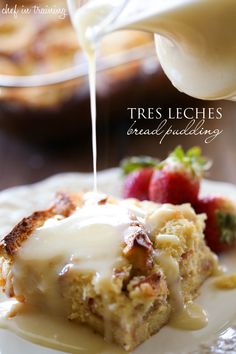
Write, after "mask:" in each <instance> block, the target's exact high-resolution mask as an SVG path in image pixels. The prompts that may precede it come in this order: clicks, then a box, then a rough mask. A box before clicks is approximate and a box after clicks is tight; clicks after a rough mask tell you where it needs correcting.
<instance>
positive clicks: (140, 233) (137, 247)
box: [123, 221, 153, 274]
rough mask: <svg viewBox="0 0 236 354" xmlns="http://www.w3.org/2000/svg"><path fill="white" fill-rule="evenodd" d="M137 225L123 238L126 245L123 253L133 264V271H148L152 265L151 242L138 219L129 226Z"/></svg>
mask: <svg viewBox="0 0 236 354" xmlns="http://www.w3.org/2000/svg"><path fill="white" fill-rule="evenodd" d="M133 226H134V227H135V226H136V227H137V230H136V231H135V232H132V233H131V234H130V236H129V237H128V238H127V239H126V240H125V242H126V247H125V248H124V250H123V255H124V256H125V257H126V258H127V259H128V261H129V262H130V263H131V264H132V265H133V268H134V270H135V272H141V273H144V274H145V273H148V271H149V270H150V269H151V268H152V266H153V261H152V252H153V247H152V242H151V241H150V238H149V237H148V234H147V233H146V232H145V230H144V227H143V225H142V224H140V223H139V222H138V221H133V223H132V224H131V227H133Z"/></svg>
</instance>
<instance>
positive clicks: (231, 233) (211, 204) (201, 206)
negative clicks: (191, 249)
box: [194, 197, 236, 253]
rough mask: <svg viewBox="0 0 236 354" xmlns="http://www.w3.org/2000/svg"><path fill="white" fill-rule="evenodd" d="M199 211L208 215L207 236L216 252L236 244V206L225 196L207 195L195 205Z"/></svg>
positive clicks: (208, 241)
mask: <svg viewBox="0 0 236 354" xmlns="http://www.w3.org/2000/svg"><path fill="white" fill-rule="evenodd" d="M194 208H195V210H196V212H197V213H205V214H206V215H207V220H206V228H205V238H206V242H207V244H208V246H209V247H210V248H211V249H212V250H213V251H214V252H216V253H220V252H223V251H226V250H227V249H229V248H232V247H233V246H234V245H235V244H236V206H235V205H234V204H233V203H232V202H231V201H230V200H228V199H227V198H225V197H205V198H202V199H200V200H198V202H197V203H196V205H195V206H194Z"/></svg>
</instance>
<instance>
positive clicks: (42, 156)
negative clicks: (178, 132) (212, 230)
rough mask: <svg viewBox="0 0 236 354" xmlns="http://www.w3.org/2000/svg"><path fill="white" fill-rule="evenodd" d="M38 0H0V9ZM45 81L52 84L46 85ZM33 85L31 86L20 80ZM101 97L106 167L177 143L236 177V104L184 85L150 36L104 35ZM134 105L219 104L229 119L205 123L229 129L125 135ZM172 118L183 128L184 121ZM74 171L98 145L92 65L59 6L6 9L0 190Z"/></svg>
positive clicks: (88, 164) (87, 166)
mask: <svg viewBox="0 0 236 354" xmlns="http://www.w3.org/2000/svg"><path fill="white" fill-rule="evenodd" d="M35 4H36V2H35V1H27V0H25V1H19V0H18V1H16V0H15V1H3V0H0V9H1V10H2V9H3V8H5V9H6V8H7V7H8V8H9V7H11V8H12V9H14V7H15V5H17V9H18V10H20V9H21V8H22V6H24V7H29V8H30V7H31V6H33V5H35ZM36 5H38V2H37V4H36ZM6 6H7V7H6ZM40 7H41V8H42V7H46V8H54V9H56V8H61V9H62V8H64V9H66V2H65V1H64V0H57V1H51V0H47V1H43V0H42V1H40ZM31 8H32V7H31ZM55 12H56V11H55ZM45 74H47V75H49V76H45ZM35 75H36V76H35ZM22 76H24V77H23V78H22ZM32 76H33V77H32ZM49 79H50V80H51V82H52V83H54V84H53V85H46V80H49ZM29 84H30V85H33V86H34V87H24V86H27V85H29ZM97 101H98V102H97V106H98V108H97V110H98V112H97V135H98V168H99V169H100V170H101V169H105V168H109V167H114V166H117V165H118V164H119V162H120V160H121V159H122V158H123V157H125V156H131V155H143V154H145V155H152V156H156V157H160V158H163V157H165V155H166V154H167V153H168V152H169V151H170V150H172V149H173V148H174V147H175V146H176V145H178V144H181V145H183V147H185V148H187V147H190V146H192V145H201V146H202V149H203V152H204V154H205V155H206V156H209V157H210V158H211V159H213V160H214V165H213V168H212V170H211V172H210V174H209V176H208V177H209V178H211V179H215V180H223V181H227V182H231V183H236V166H235V157H236V138H235V132H236V120H235V117H234V116H235V113H236V103H233V102H226V101H225V102H224V101H222V102H206V101H200V100H195V99H193V98H190V97H188V96H187V95H184V94H181V93H179V92H178V91H177V90H176V89H175V88H174V87H173V86H172V85H171V83H170V82H169V81H168V79H167V78H166V77H165V75H164V73H163V72H162V70H161V68H160V65H159V62H158V59H157V57H156V54H155V47H154V43H153V38H152V36H151V35H149V34H146V33H139V32H131V31H130V32H125V31H123V32H119V33H115V34H112V35H109V36H108V37H106V38H105V40H104V41H103V43H102V47H101V50H100V55H99V59H98V75H97ZM128 107H143V108H144V107H162V108H163V110H165V108H168V107H173V108H174V107H183V108H184V107H199V108H200V107H206V108H207V107H222V108H223V118H222V119H220V120H207V121H206V124H205V128H206V129H211V130H213V129H215V128H217V129H220V130H222V129H223V130H224V131H223V133H222V134H221V135H220V136H219V137H217V138H216V139H215V140H213V142H211V143H210V144H205V143H204V139H203V138H201V137H199V136H196V137H193V136H188V137H181V136H180V137H173V136H170V137H167V138H166V139H165V140H164V141H163V143H162V144H161V145H160V144H159V138H157V137H156V136H127V130H128V128H129V127H130V125H131V120H130V114H129V112H128V111H127V108H128ZM172 124H173V125H174V126H175V128H181V127H184V126H186V124H187V121H186V120H185V119H183V120H174V121H172ZM156 126H157V122H156V120H150V121H144V120H143V121H142V123H141V127H142V128H144V127H147V128H149V129H155V128H156ZM71 171H80V172H85V171H86V172H91V171H92V149H91V124H90V106H89V90H88V77H87V64H86V59H85V57H84V55H83V53H82V52H81V49H80V48H79V46H78V44H77V39H76V35H75V33H74V30H73V29H72V26H71V23H70V20H69V18H68V16H66V17H65V18H64V19H62V18H59V16H58V14H55V13H54V14H52V15H48V14H47V15H42V14H39V13H37V14H35V13H34V11H31V14H30V15H20V14H18V15H17V16H14V15H13V14H8V15H7V14H5V13H4V14H3V12H2V11H0V189H4V188H8V187H11V186H15V185H20V184H27V183H32V182H35V181H38V180H41V179H43V178H45V177H48V176H50V175H52V174H55V173H60V172H71Z"/></svg>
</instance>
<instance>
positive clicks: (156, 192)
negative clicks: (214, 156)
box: [149, 146, 207, 204]
mask: <svg viewBox="0 0 236 354" xmlns="http://www.w3.org/2000/svg"><path fill="white" fill-rule="evenodd" d="M206 166H207V162H206V159H205V158H203V157H202V156H201V150H200V148H198V147H194V148H192V149H190V150H188V151H187V152H186V153H185V152H184V150H183V149H182V148H181V147H180V146H179V147H177V148H176V149H175V150H174V151H173V152H172V153H171V154H170V155H169V156H168V157H167V159H166V160H164V161H163V162H161V164H160V165H159V168H158V169H157V170H155V172H154V173H153V175H152V179H151V182H150V186H149V199H150V200H151V201H154V202H156V203H171V204H182V203H191V204H192V203H194V202H196V200H197V198H198V194H199V189H200V181H201V178H202V175H203V172H204V170H205V169H206Z"/></svg>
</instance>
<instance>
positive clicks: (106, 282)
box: [12, 204, 135, 313]
mask: <svg viewBox="0 0 236 354" xmlns="http://www.w3.org/2000/svg"><path fill="white" fill-rule="evenodd" d="M130 223H131V219H130V215H129V211H128V209H126V208H122V207H120V206H119V205H112V204H105V205H97V204H93V205H90V204H89V205H85V206H84V207H83V208H78V209H77V210H76V212H75V213H73V214H72V215H71V216H69V217H68V218H65V219H61V220H60V219H59V220H58V218H56V217H55V218H53V219H49V220H47V221H46V222H45V224H44V225H43V226H42V227H40V228H38V229H36V230H35V231H34V232H33V234H32V235H31V237H30V238H29V239H28V240H26V241H25V242H24V244H23V246H22V247H21V248H20V249H19V251H18V253H17V256H16V258H15V261H14V266H13V269H12V275H13V279H14V282H13V286H14V291H15V294H16V295H19V296H20V295H22V294H24V296H25V298H26V302H27V303H30V304H32V305H35V306H37V307H38V306H40V307H41V308H43V309H45V308H46V309H47V310H50V311H51V312H53V313H62V309H63V301H62V299H61V298H60V296H59V294H60V289H59V278H60V277H63V275H64V274H66V272H67V271H68V270H70V269H74V270H76V271H78V272H82V273H85V274H86V273H87V274H92V275H93V278H92V279H93V280H92V281H93V284H94V287H95V291H96V292H97V293H98V294H99V293H100V290H101V289H103V290H104V287H106V288H107V290H109V287H111V286H112V281H111V280H112V275H113V268H114V267H115V266H116V265H117V264H118V263H119V260H120V257H121V254H122V244H123V243H124V238H125V233H126V231H127V230H128V228H129V225H130ZM134 231H135V230H134Z"/></svg>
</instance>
